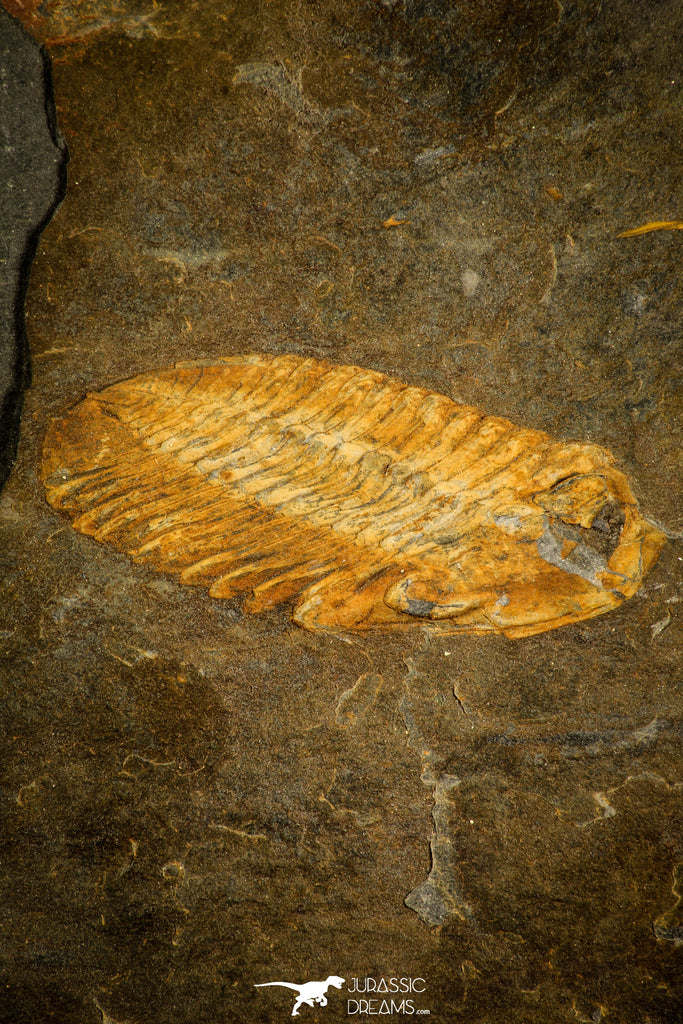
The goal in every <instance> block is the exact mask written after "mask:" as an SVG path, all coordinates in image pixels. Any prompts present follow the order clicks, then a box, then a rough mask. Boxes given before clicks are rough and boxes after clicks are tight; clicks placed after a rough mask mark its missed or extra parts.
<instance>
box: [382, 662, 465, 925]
mask: <svg viewBox="0 0 683 1024" xmlns="http://www.w3.org/2000/svg"><path fill="white" fill-rule="evenodd" d="M406 665H407V666H408V669H409V672H408V675H407V677H406V680H405V687H406V691H409V684H410V680H411V678H414V677H415V676H416V675H417V672H416V669H415V663H414V661H413V660H412V659H411V658H406ZM399 709H400V711H401V714H402V716H403V720H404V722H405V725H406V731H407V733H408V746H409V747H410V749H411V750H413V751H415V753H416V754H418V755H419V757H420V761H421V764H422V772H421V774H420V779H421V781H422V782H423V784H424V785H425V786H429V787H430V788H431V789H433V790H434V807H433V808H432V821H433V822H434V831H433V832H432V835H431V837H430V841H429V848H430V852H431V860H432V864H431V869H430V872H429V874H428V876H427V878H426V879H425V880H424V882H421V883H420V885H418V886H417V887H416V888H415V889H413V890H412V891H411V892H409V893H408V895H407V896H406V898H405V900H404V901H403V902H404V903H405V905H406V906H407V907H408V908H409V909H410V910H414V911H415V913H416V914H417V915H418V917H419V918H420V919H421V920H422V921H424V923H425V924H427V925H430V926H435V925H442V924H443V923H444V922H445V921H446V920H447V918H449V917H450V916H452V915H454V914H455V915H456V916H457V917H459V918H460V919H461V920H463V921H467V922H470V923H471V922H472V921H473V914H472V909H471V907H470V906H469V905H468V904H467V903H466V902H465V901H464V899H463V898H462V895H461V893H460V889H459V886H458V882H457V879H456V877H455V873H454V871H453V866H452V865H453V857H454V847H453V840H452V839H451V837H450V828H449V824H450V814H451V810H452V806H453V805H452V803H451V801H450V797H449V794H450V793H451V791H452V790H454V789H457V788H458V786H459V785H460V779H459V778H458V776H457V775H449V774H447V773H441V774H439V773H438V771H437V770H436V767H435V762H436V754H435V752H434V751H433V750H431V749H430V747H429V745H428V744H427V742H426V741H425V739H424V737H423V736H422V734H421V733H420V730H419V728H418V725H417V722H416V720H415V715H414V714H413V709H412V706H411V703H410V700H409V698H408V694H407V693H406V696H404V697H403V698H402V699H401V701H400V703H399Z"/></svg>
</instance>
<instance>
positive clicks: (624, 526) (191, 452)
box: [42, 355, 665, 637]
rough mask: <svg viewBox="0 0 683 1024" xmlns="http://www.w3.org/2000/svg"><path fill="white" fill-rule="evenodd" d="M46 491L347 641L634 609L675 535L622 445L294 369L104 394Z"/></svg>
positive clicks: (186, 577) (54, 447)
mask: <svg viewBox="0 0 683 1024" xmlns="http://www.w3.org/2000/svg"><path fill="white" fill-rule="evenodd" d="M42 478H43V481H44V483H45V486H46V488H47V497H48V501H49V502H50V504H51V505H53V506H54V507H55V508H57V509H60V510H61V511H64V512H66V513H67V514H68V515H69V516H71V517H72V518H73V525H74V526H75V528H76V529H77V530H80V531H81V532H82V533H85V534H89V535H90V536H92V537H95V538H96V539H97V540H101V541H107V542H108V543H110V544H113V545H114V547H116V548H118V549H119V550H121V551H126V552H128V553H129V554H130V555H131V556H132V557H133V558H134V559H135V561H136V562H140V563H143V564H146V565H150V566H152V567H154V568H155V569H157V570H159V571H162V572H168V573H172V574H173V575H174V576H176V577H177V578H179V579H180V580H181V581H182V582H183V583H194V584H202V585H204V586H206V587H208V588H209V592H210V594H211V595H212V596H213V597H222V598H231V597H233V596H234V595H237V594H247V595H248V598H247V601H246V609H247V610H249V611H253V612H257V611H261V610H263V609H266V608H269V607H271V606H273V605H276V604H278V603H280V602H282V601H289V600H293V601H294V614H293V617H294V621H295V622H297V623H298V624H299V625H301V626H303V627H305V628H306V629H312V630H328V631H331V632H346V631H350V632H354V633H361V632H370V631H378V632H381V631H384V630H405V629H408V628H410V627H411V626H414V625H415V624H421V625H427V626H428V627H429V628H430V629H432V630H434V631H435V632H440V633H455V632H459V631H465V632H477V633H484V632H493V633H504V634H505V635H506V636H508V637H524V636H531V635H533V634H534V633H541V632H543V631H545V630H549V629H554V628H555V627H556V626H562V625H564V624H566V623H572V622H577V621H579V620H581V619H587V618H590V617H592V616H594V615H600V614H601V613H602V612H606V611H609V610H610V609H611V608H615V607H616V606H617V605H619V604H620V603H621V602H622V601H623V600H624V599H626V598H628V597H631V596H632V595H633V594H634V593H635V591H636V590H637V589H638V586H639V585H640V582H641V580H642V578H643V575H644V574H645V573H646V572H647V570H648V569H649V568H650V567H651V566H652V564H653V563H654V561H655V560H656V558H657V555H658V553H659V551H660V549H661V547H662V546H663V544H664V541H665V538H664V535H663V534H662V533H661V532H660V531H659V530H657V529H656V528H655V527H654V526H652V525H650V524H649V523H648V522H646V521H645V520H644V519H643V517H642V516H641V515H640V512H639V511H638V507H637V504H636V501H635V499H634V497H633V494H632V493H631V489H630V487H629V484H628V481H627V479H626V477H625V476H624V475H623V473H621V472H619V470H618V469H616V468H615V467H614V461H613V458H612V456H611V455H610V454H609V452H607V451H605V450H604V449H603V448H599V447H597V446H596V445H592V444H562V443H559V442H556V441H553V440H552V439H551V438H550V437H549V436H548V435H547V434H544V433H541V432H540V431H537V430H525V429H522V428H519V427H516V426H514V425H513V424H512V423H510V422H508V421H507V420H504V419H500V418H498V417H495V416H486V415H484V414H483V413H481V412H479V411H478V410H477V409H474V408H471V407H469V406H466V405H459V404H457V403H455V402H453V401H451V400H450V399H448V398H446V397H445V396H443V395H439V394H434V393H431V392H429V391H427V390H424V389H423V388H417V387H409V386H407V385H405V384H403V383H401V382H400V381H397V380H392V379H391V378H389V377H385V376H383V375H382V374H380V373H375V372H373V371H371V370H364V369H360V368H359V367H356V366H334V365H332V364H330V363H326V362H321V361H318V360H315V359H304V358H301V357H299V356H294V355H284V356H278V357H271V356H266V355H245V356H236V357H231V358H228V359H224V360H220V361H214V362H193V363H181V364H179V365H178V366H176V367H175V368H172V369H167V370H161V371H157V372H152V373H145V374H142V375H141V376H139V377H135V378H133V379H131V380H126V381H123V382H122V383H120V384H115V385H113V386H111V387H108V388H106V389H105V390H103V391H102V392H100V393H99V394H94V395H89V396H88V397H87V398H86V399H85V400H84V401H83V402H81V403H80V404H79V405H77V406H76V407H75V408H74V409H72V410H71V411H70V412H69V413H68V414H67V415H66V416H65V417H64V418H62V419H58V420H56V421H54V422H53V423H52V426H51V428H50V430H49V433H48V437H47V440H46V443H45V451H44V459H43V467H42Z"/></svg>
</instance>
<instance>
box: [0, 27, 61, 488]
mask: <svg viewBox="0 0 683 1024" xmlns="http://www.w3.org/2000/svg"><path fill="white" fill-rule="evenodd" d="M0 138H1V139H2V148H1V150H0V487H2V485H3V484H4V483H5V481H6V479H7V477H8V475H9V472H10V469H11V466H12V462H13V460H14V457H15V455H16V450H17V442H18V435H19V419H20V415H21V401H22V395H23V392H24V390H25V388H26V387H27V386H28V384H29V382H30V378H31V368H30V359H29V350H28V345H27V341H26V325H25V322H24V300H25V296H26V289H27V286H28V276H29V273H30V269H31V262H32V260H33V257H34V254H35V250H36V245H37V244H38V239H39V237H40V232H41V231H42V229H43V228H44V226H45V224H46V223H47V221H48V220H49V218H50V217H51V216H52V212H53V211H54V209H55V206H56V205H57V203H58V202H59V200H60V199H61V198H62V196H63V193H64V185H65V175H64V166H65V159H66V147H65V145H64V140H63V139H62V138H61V136H60V134H59V132H58V130H57V126H56V120H55V111H54V99H53V95H52V86H51V82H50V74H49V65H48V62H47V59H46V57H45V54H44V53H43V52H42V51H41V50H40V48H39V47H38V45H37V43H36V42H35V40H33V39H32V38H31V37H30V36H29V35H28V34H27V33H26V32H25V31H24V29H23V28H22V27H21V25H20V24H19V23H18V22H16V21H15V20H14V19H13V18H11V17H10V16H9V15H8V14H7V12H6V11H5V10H3V8H2V7H0Z"/></svg>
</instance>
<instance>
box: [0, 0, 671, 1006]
mask: <svg viewBox="0 0 683 1024" xmlns="http://www.w3.org/2000/svg"><path fill="white" fill-rule="evenodd" d="M5 2H6V3H7V4H8V7H11V5H10V4H9V3H8V0H5ZM14 6H15V7H16V8H17V9H19V8H21V13H22V14H23V15H24V17H25V19H26V23H27V25H28V26H29V27H30V28H31V30H32V31H33V32H35V33H36V35H37V36H38V38H39V39H40V40H43V41H45V42H46V43H47V46H48V49H49V52H50V55H51V57H52V60H53V70H54V79H55V91H56V95H57V104H58V111H59V118H60V124H61V125H62V128H63V130H64V132H65V135H66V137H67V140H68V142H69V147H70V151H71V156H72V163H71V173H70V191H69V194H68V196H67V198H66V201H65V202H64V204H63V207H62V209H61V210H60V214H59V217H57V218H55V220H53V221H52V223H51V224H50V225H49V226H48V228H47V230H46V231H45V233H44V235H43V239H42V243H41V245H40V247H39V251H38V256H37V259H36V262H35V264H34V271H33V274H32V280H31V288H30V291H29V295H28V331H29V340H30V344H31V348H32V353H33V357H34V361H35V374H34V383H33V386H32V387H31V389H30V391H29V392H28V394H27V397H26V401H25V410H24V420H23V425H22V440H21V443H20V448H19V455H18V459H17V463H16V466H15V468H14V471H13V473H12V476H11V477H10V480H9V481H8V483H7V485H6V487H5V490H4V492H3V495H2V499H1V502H0V525H1V527H2V534H3V542H2V548H1V551H0V556H1V557H2V560H3V567H2V572H1V573H0V586H1V588H2V613H1V615H2V621H1V622H0V630H1V631H2V632H1V633H0V640H1V642H2V659H1V664H0V673H1V675H2V688H3V726H4V729H5V737H4V742H5V749H4V754H3V773H2V819H3V835H2V858H1V863H2V872H1V875H0V879H1V880H0V885H1V887H2V893H1V894H0V896H1V902H2V905H3V908H4V917H5V920H4V925H3V966H2V980H1V983H0V1006H1V1009H0V1019H2V1021H7V1022H10V1021H11V1022H12V1024H24V1022H26V1024H28V1022H31V1024H33V1022H35V1021H37V1020H40V1021H56V1022H62V1021H64V1022H67V1021H68V1022H70V1024H72V1022H73V1024H81V1022H83V1024H88V1022H100V1021H101V1022H104V1024H111V1022H115V1024H124V1022H126V1021H127V1022H133V1021H135V1022H140V1024H143V1022H144V1024H196V1022H199V1021H202V1022H203V1021H213V1020H240V1021H245V1022H255V1024H260V1022H276V1021H282V1020H284V1019H289V1016H290V1015H291V1012H292V1007H293V1004H294V999H293V997H294V993H293V992H291V991H289V990H287V989H285V988H280V987H269V988H255V987H254V986H255V985H256V984H260V983H263V982H271V981H287V982H291V983H297V984H301V983H303V982H306V981H313V980H315V981H323V980H324V979H326V978H328V977H329V976H334V975H338V976H341V977H343V978H345V988H344V989H342V990H337V989H336V988H334V987H331V988H330V989H329V991H328V993H327V998H328V1003H327V1005H326V1006H320V1005H315V1006H312V1007H311V1006H307V1005H304V1006H302V1007H301V1009H300V1011H299V1019H300V1020H301V1021H302V1024H303V1022H304V1021H311V1022H320V1024H323V1022H332V1021H340V1020H346V1019H348V1017H349V1009H353V1006H352V1005H350V1004H349V1002H348V1000H353V999H356V1000H360V999H367V998H369V996H368V994H367V993H365V994H361V993H358V992H356V993H355V994H354V993H353V992H352V991H350V990H351V989H352V988H358V987H360V988H361V989H363V988H367V987H368V985H367V983H366V981H365V979H366V978H371V979H374V980H375V981H376V982H377V984H379V982H380V979H382V978H386V979H389V978H391V977H398V978H401V977H403V978H413V979H416V978H423V979H425V981H424V992H422V993H419V994H418V993H412V994H411V996H410V997H409V998H412V1000H413V1005H414V1008H415V1009H416V1010H417V1009H424V1010H427V1009H428V1010H430V1011H431V1012H430V1017H431V1019H433V1020H440V1021H449V1022H452V1021H463V1022H464V1021H467V1022H468V1024H472V1022H476V1024H556V1022H557V1024H566V1022H575V1021H580V1022H589V1021H592V1022H598V1021H608V1022H609V1021H618V1022H619V1024H643V1022H645V1021H649V1022H650V1024H670V1022H671V1021H675V1020H677V1019H678V1018H679V1017H680V1015H681V1006H682V999H681V987H680V979H681V976H682V974H681V963H680V959H681V954H682V947H683V920H682V919H681V893H682V892H683V889H682V884H683V878H682V872H683V868H682V867H681V865H682V864H683V850H682V838H681V824H682V822H681V818H682V817H683V815H682V813H681V770H680V766H681V703H680V702H681V692H680V680H681V642H682V638H681V611H680V608H681V604H680V599H681V582H682V575H683V574H682V572H681V567H682V565H683V561H682V559H683V551H682V549H681V544H680V539H679V538H678V539H677V535H678V534H679V533H680V530H681V521H680V512H681V507H683V503H682V501H681V497H682V496H681V480H682V478H683V475H682V474H681V472H680V468H681V467H680V451H681V425H680V424H681V421H680V418H679V414H680V389H681V366H682V365H683V362H682V360H681V346H680V323H681V287H680V265H681V246H682V245H683V232H682V231H680V230H678V229H675V228H660V229H658V230H650V231H646V232H645V233H643V234H640V235H637V236H633V237H620V235H621V233H622V232H623V231H625V230H628V229H631V228H635V227H638V226H640V225H644V224H648V223H650V222H656V221H659V222H673V223H676V222H678V221H680V219H681V207H680V202H681V194H683V193H682V189H681V184H682V182H681V178H682V176H683V175H682V163H681V157H680V123H681V111H682V109H683V71H682V69H681V52H680V38H681V32H682V31H683V11H682V9H681V6H680V4H679V3H677V2H673V0H669V2H666V0H664V2H662V3H659V4H657V5H654V4H646V5H643V4H641V3H635V2H632V0H615V2H614V3H612V4H603V5H595V4H594V3H589V2H588V0H568V2H566V3H563V4H562V5H561V6H560V5H559V4H547V3H543V4H541V3H538V4H537V3H533V4H529V3H524V4H522V3H519V4H510V3H507V2H506V3H503V2H501V3H495V2H491V3H487V4H481V3H479V2H474V0H472V2H465V3H463V4H458V5H457V6H455V5H451V4H446V3H444V2H441V0H430V2H425V3H408V2H407V0H405V2H404V0H382V2H375V0H361V2H358V0H354V2H350V0H349V2H346V0H341V2H340V0H335V3H331V2H328V0H320V2H318V3H314V2H307V0H305V2H296V3H295V2H291V3H290V2H285V0H273V2H269V3H266V2H263V3H254V4H241V3H236V4H227V3H225V2H220V3H219V2H218V0H207V2H206V3H203V4H201V5H190V4H186V3H181V2H179V0H178V2H173V0H171V2H168V3H164V4H153V3H151V2H150V3H146V2H144V0H135V2H133V0H130V2H128V0H124V2H118V3H116V4H113V3H107V2H104V0H102V2H97V0H93V2H92V3H88V4H72V3H66V2H64V0H47V2H46V3H37V2H36V3H31V4H21V5H20V4H18V3H15V4H14ZM244 351H249V352H254V351H265V352H269V353H284V352H292V353H296V354H306V355H312V356H316V357H322V358H329V359H330V360H332V361H334V362H338V363H353V364H356V365H361V366H365V367H368V368H370V369H376V370H380V371H382V372H386V373H389V374H390V375H392V376H395V377H399V378H400V379H402V380H405V381H407V382H408V383H412V384H419V385H421V386H425V387H428V388H430V389H432V390H435V391H438V392H440V393H444V394H447V395H449V396H451V397H453V398H456V399H458V400H461V401H467V402H469V403H471V404H474V405H476V406H478V407H479V408H481V409H483V410H484V411H486V412H488V413H491V414H496V415H502V416H505V417H508V418H509V419H511V420H512V421H513V422H517V423H522V424H524V425H526V426H529V427H533V428H538V429H542V430H547V431H548V432H549V433H551V434H552V435H553V436H556V437H559V438H562V439H576V440H579V441H584V440H589V441H592V442H595V443H598V444H600V445H602V446H605V447H607V448H610V449H611V450H613V452H614V453H615V455H616V457H617V459H618V461H619V463H620V465H621V466H623V467H624V469H625V470H626V472H627V474H628V476H629V479H630V480H631V481H632V482H633V486H634V490H635V492H636V496H637V498H638V500H639V503H640V507H641V509H642V510H643V513H644V514H645V515H646V516H649V517H650V518H652V519H653V520H655V521H657V522H659V523H660V524H662V525H663V526H664V527H665V528H666V529H667V530H668V532H669V533H670V535H671V540H670V543H669V544H667V546H666V548H665V549H664V551H663V552H662V555H661V557H660V559H659V561H658V563H657V565H656V566H655V568H654V569H653V570H652V572H651V573H650V575H649V576H648V577H647V579H646V581H645V586H644V587H643V588H642V590H641V591H640V592H639V594H637V595H636V596H635V597H633V599H632V600H631V601H629V602H627V603H626V604H624V605H623V606H622V607H620V608H619V609H617V610H616V611H614V612H612V613H609V614H607V615H605V616H602V617H600V618H598V619H595V620H592V621H590V622H585V623H581V624H577V625H574V626H569V627H565V628H562V629H560V630H557V631H555V632H553V633H548V634H544V635H541V636H537V637H530V638H527V639H523V640H518V641H511V640H507V639H505V638H503V637H488V638H487V637H472V636H470V637H463V638H450V639H446V638H442V639H439V640H435V639H430V638H428V637H426V636H423V635H421V634H419V633H418V634H417V635H416V636H411V637H402V638H382V637H379V638H374V639H367V640H365V639H364V640H359V641H357V642H354V643H347V642H345V641H344V640H343V639H340V638H336V637H334V636H326V635H318V634H308V633H305V632H303V631H302V630H300V629H297V628H296V627H294V626H293V625H292V623H291V619H290V612H291V609H290V608H288V607H287V606H283V607H282V608H279V609H275V610H273V611H269V612H264V613H263V614H261V615H250V616H247V615H244V614H243V613H242V605H241V603H240V601H239V600H237V601H227V602H221V601H216V600H212V599H211V598H210V597H209V596H208V594H207V593H206V592H205V591H202V590H200V589H199V588H192V587H184V586H181V585H179V584H177V583H176V582H175V581H174V580H173V579H172V578H170V577H165V576H160V575H158V574H156V573H154V572H152V571H150V570H148V569H146V568H144V567H141V566H136V565H135V564H133V563H132V562H131V561H130V560H128V559H127V558H126V557H125V556H123V555H120V554H117V553H116V552H115V551H113V550H111V549H109V548H105V547H104V546H102V545H100V544H98V543H97V542H95V541H94V540H92V539H91V538H88V537H84V536H82V535H80V534H78V533H76V532H75V531H74V530H73V529H72V528H71V526H70V525H69V524H68V523H67V522H66V521H65V520H64V519H63V518H61V517H60V516H59V515H58V514H57V513H55V512H54V511H53V510H51V509H50V507H49V506H48V505H47V503H46V502H45V498H44V493H43V490H42V487H41V485H40V484H39V481H38V477H37V469H38V465H39V462H40V452H41V447H42V443H43V439H44V436H45V433H46V430H47V426H48V422H49V420H50V418H51V417H52V416H58V415H63V413H64V411H65V409H67V408H68V407H70V406H71V405H73V404H75V403H76V402H77V401H80V400H81V399H82V398H83V397H84V395H85V393H86V392H87V391H88V390H95V389H99V388H102V387H104V386H106V385H108V384H110V383H112V382H114V381H117V380H121V379H123V378H126V377H130V376H132V375H133V374H136V373H140V372H142V371H145V370H150V369H154V368H158V367H162V366H167V365H169V364H171V363H173V362H174V361H176V360H179V359H198V358H208V359H213V358H218V357H221V356H226V355H231V354H234V353H238V352H244ZM420 987H422V986H420ZM374 1009H375V1010H378V1009H379V1007H378V1005H377V1004H375V1006H374ZM404 1009H405V1007H404ZM353 1016H356V1017H357V1018H358V1019H363V1016H362V1015H361V1014H360V1013H356V1014H352V1017H353ZM391 1016H392V1018H393V1019H396V1018H397V1017H401V1014H393V1015H391ZM403 1016H406V1014H404V1015H403ZM411 1016H412V1015H411ZM365 1019H370V1017H369V1016H368V1015H366V1016H365Z"/></svg>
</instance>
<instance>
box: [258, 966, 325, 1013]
mask: <svg viewBox="0 0 683 1024" xmlns="http://www.w3.org/2000/svg"><path fill="white" fill-rule="evenodd" d="M343 984H344V978H340V977H339V975H337V974H330V976H329V978H326V979H325V981H307V982H305V983H304V984H303V985H292V983H291V982H289V981H264V982H263V983H262V984H260V985H254V988H268V987H269V986H270V985H280V986H281V987H282V988H291V989H292V991H293V992H298V993H299V994H298V995H297V997H296V999H295V1001H294V1009H293V1010H292V1017H298V1016H299V1010H300V1009H301V1007H302V1006H304V1005H306V1006H316V1005H318V1006H327V995H326V993H327V990H328V988H331V987H332V986H334V988H341V987H342V985H343Z"/></svg>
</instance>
